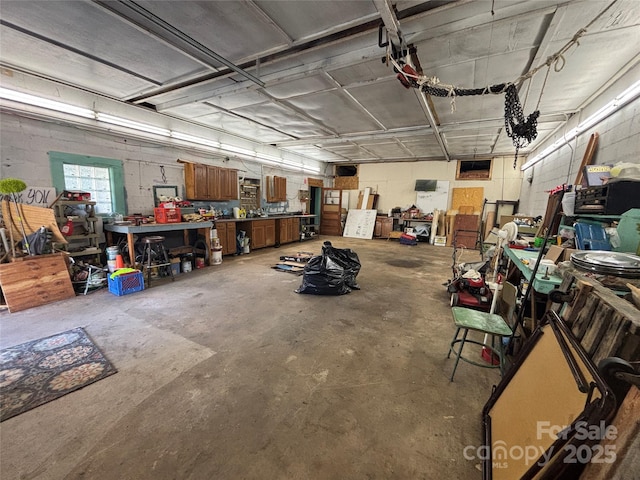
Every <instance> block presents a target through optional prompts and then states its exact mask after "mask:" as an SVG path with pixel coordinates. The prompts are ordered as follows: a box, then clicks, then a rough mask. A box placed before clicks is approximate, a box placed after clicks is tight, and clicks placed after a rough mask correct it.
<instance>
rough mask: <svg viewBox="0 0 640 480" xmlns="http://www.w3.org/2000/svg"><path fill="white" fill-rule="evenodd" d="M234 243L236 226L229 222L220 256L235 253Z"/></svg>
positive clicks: (235, 240)
mask: <svg viewBox="0 0 640 480" xmlns="http://www.w3.org/2000/svg"><path fill="white" fill-rule="evenodd" d="M236 242H237V239H236V224H235V223H234V222H229V223H227V231H226V238H225V245H223V249H222V254H223V255H232V254H234V253H236Z"/></svg>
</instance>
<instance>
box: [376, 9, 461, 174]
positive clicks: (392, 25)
mask: <svg viewBox="0 0 640 480" xmlns="http://www.w3.org/2000/svg"><path fill="white" fill-rule="evenodd" d="M373 3H374V4H375V7H376V9H377V10H378V13H380V18H381V19H382V22H383V24H384V27H386V32H387V42H386V43H384V44H383V43H382V25H381V26H380V28H379V30H378V45H379V46H380V48H384V47H386V46H388V45H389V44H390V46H391V53H392V56H393V59H394V60H395V61H396V62H398V64H400V62H399V59H403V58H406V57H407V55H410V58H411V60H412V62H414V59H415V60H417V58H418V56H417V49H416V48H415V47H413V51H412V49H411V48H409V49H407V48H406V45H405V44H404V40H403V38H402V32H401V31H400V22H399V21H398V17H397V16H396V12H395V11H394V8H393V6H392V5H391V3H390V1H389V0H373ZM394 42H395V43H396V44H398V45H399V49H396V48H395V45H394ZM396 54H397V55H398V57H399V58H396V57H395V55H396ZM386 58H387V57H384V58H383V59H382V62H383V63H386ZM403 63H404V62H403ZM414 65H415V66H416V67H418V68H419V69H420V70H422V67H420V62H419V61H418V62H417V63H414ZM400 81H401V82H402V79H400ZM402 84H403V85H405V82H402ZM405 87H406V85H405ZM419 95H420V99H421V100H422V102H423V110H424V112H425V114H426V117H427V120H428V122H429V125H430V126H431V128H432V129H433V134H434V135H435V137H436V141H437V142H438V146H439V147H440V150H441V151H442V155H443V156H444V158H445V159H446V160H447V162H448V161H450V160H451V157H450V156H449V152H448V151H447V146H446V144H445V142H444V140H443V138H442V133H441V132H440V129H439V128H438V124H439V123H440V122H439V121H438V119H437V115H436V113H435V109H434V108H433V106H432V105H433V103H432V102H430V99H429V98H428V97H427V96H426V95H425V93H424V92H423V91H422V90H421V89H420V94H419Z"/></svg>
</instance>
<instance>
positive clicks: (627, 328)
mask: <svg viewBox="0 0 640 480" xmlns="http://www.w3.org/2000/svg"><path fill="white" fill-rule="evenodd" d="M559 289H560V290H562V291H565V292H567V291H569V290H572V291H573V298H572V300H571V301H570V302H567V303H565V304H563V305H560V304H554V305H553V307H552V308H553V309H554V310H556V311H558V312H559V313H560V314H561V315H562V317H563V319H564V320H565V321H566V322H567V324H568V325H570V326H571V330H572V332H573V334H574V335H575V336H576V337H577V338H578V340H580V344H581V345H582V346H583V347H584V349H585V351H586V352H587V353H588V354H589V356H590V357H591V359H592V360H593V362H594V363H595V364H596V365H597V364H598V362H599V361H600V360H602V359H603V358H607V357H619V358H622V359H624V360H627V361H637V360H638V359H640V310H638V309H637V308H636V307H635V306H634V305H633V304H631V303H630V302H628V301H626V300H624V299H622V298H620V297H618V296H617V295H615V294H614V293H613V292H612V291H611V290H609V289H608V288H606V287H604V286H602V285H601V284H600V283H599V282H598V281H596V280H594V279H591V278H588V277H586V276H584V275H583V274H581V273H579V272H577V271H575V270H573V271H566V272H564V279H563V283H562V284H561V285H560V287H559Z"/></svg>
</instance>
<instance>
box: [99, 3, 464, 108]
mask: <svg viewBox="0 0 640 480" xmlns="http://www.w3.org/2000/svg"><path fill="white" fill-rule="evenodd" d="M94 1H96V2H98V3H99V4H101V5H102V4H105V5H104V6H105V8H109V4H110V3H111V2H109V1H104V0H94ZM458 1H463V2H467V1H471V0H458ZM454 3H456V2H452V1H450V0H438V1H436V0H433V1H426V2H424V3H422V4H420V5H417V6H415V7H412V8H410V9H408V10H406V11H401V12H399V14H398V16H399V17H400V18H409V17H412V16H419V15H422V14H424V13H426V12H430V11H436V10H438V9H439V8H442V7H443V5H445V6H446V5H450V4H454ZM405 12H406V13H405ZM379 26H380V18H378V15H375V16H373V15H369V16H365V17H363V18H361V19H358V20H354V21H352V22H348V23H345V24H344V25H341V26H339V29H336V28H331V29H328V30H326V31H325V32H319V33H318V34H317V36H316V35H314V36H313V37H304V38H301V39H298V40H296V41H294V42H293V44H292V45H291V47H289V48H286V49H283V50H281V51H277V52H274V53H271V54H267V55H262V56H260V57H258V58H256V59H255V60H250V61H246V62H242V63H240V62H239V65H237V66H238V68H242V69H250V68H255V66H256V64H258V63H259V64H260V65H268V64H271V63H274V62H277V61H280V60H284V59H291V58H294V57H295V56H296V55H300V54H302V53H305V52H307V51H309V50H312V49H315V48H319V47H326V46H330V45H334V44H336V43H337V42H343V41H347V40H349V39H350V38H353V37H354V36H356V35H362V34H367V33H371V32H373V31H377V30H378V28H379ZM321 34H322V35H321ZM375 49H376V52H375V53H374V55H375V54H377V53H378V52H379V51H380V48H379V47H378V46H377V45H376V46H375ZM368 58H369V57H367V59H368ZM232 73H233V72H232V71H229V70H224V71H218V72H214V73H210V74H206V75H202V76H200V77H199V78H195V79H192V80H189V81H185V82H181V83H178V84H172V85H166V86H164V87H163V88H160V89H157V90H155V91H151V92H148V93H144V94H140V95H138V96H137V97H133V98H130V99H129V101H130V102H133V103H143V102H146V101H148V100H149V99H151V98H153V97H155V96H158V95H162V94H166V93H169V92H174V91H176V90H180V89H183V88H188V87H192V86H196V85H202V84H204V83H206V82H209V81H213V80H217V79H220V78H225V77H228V76H229V75H230V74H232Z"/></svg>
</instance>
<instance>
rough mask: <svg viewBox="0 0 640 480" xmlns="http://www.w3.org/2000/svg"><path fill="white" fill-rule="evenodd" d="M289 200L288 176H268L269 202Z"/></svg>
mask: <svg viewBox="0 0 640 480" xmlns="http://www.w3.org/2000/svg"><path fill="white" fill-rule="evenodd" d="M286 201H287V177H275V176H274V177H267V202H286Z"/></svg>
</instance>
